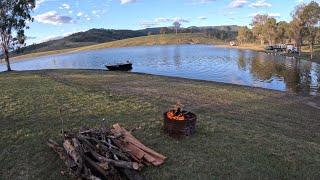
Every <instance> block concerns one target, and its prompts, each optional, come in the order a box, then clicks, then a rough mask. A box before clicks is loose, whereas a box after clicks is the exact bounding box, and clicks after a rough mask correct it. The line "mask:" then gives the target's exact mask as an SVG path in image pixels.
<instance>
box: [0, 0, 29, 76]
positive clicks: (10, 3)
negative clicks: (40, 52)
mask: <svg viewBox="0 0 320 180" xmlns="http://www.w3.org/2000/svg"><path fill="white" fill-rule="evenodd" d="M34 7H35V0H1V1H0V44H1V45H0V46H1V49H2V52H3V54H4V58H5V61H6V64H7V70H8V71H11V67H10V60H9V51H10V50H11V49H13V48H15V47H17V46H18V45H19V44H20V45H21V44H24V40H25V35H24V29H25V28H28V27H27V26H26V23H27V21H32V17H31V15H30V13H31V11H32V9H33V8H34Z"/></svg>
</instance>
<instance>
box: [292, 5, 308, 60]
mask: <svg viewBox="0 0 320 180" xmlns="http://www.w3.org/2000/svg"><path fill="white" fill-rule="evenodd" d="M304 7H305V4H300V5H298V6H296V7H295V9H294V11H293V12H292V13H291V16H292V21H291V22H290V24H289V34H290V37H291V38H292V39H294V41H295V43H296V46H297V48H298V51H299V55H300V54H301V45H302V37H303V29H304V22H303V20H302V19H301V16H302V12H303V9H304Z"/></svg>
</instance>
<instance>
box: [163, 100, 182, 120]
mask: <svg viewBox="0 0 320 180" xmlns="http://www.w3.org/2000/svg"><path fill="white" fill-rule="evenodd" d="M167 117H168V119H170V120H174V121H184V120H185V117H184V114H183V111H182V105H181V103H179V102H178V103H177V104H176V105H175V106H174V108H173V110H171V111H169V112H167Z"/></svg>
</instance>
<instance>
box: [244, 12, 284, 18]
mask: <svg viewBox="0 0 320 180" xmlns="http://www.w3.org/2000/svg"><path fill="white" fill-rule="evenodd" d="M259 14H265V15H268V16H269V17H273V18H279V17H280V16H281V14H280V13H264V12H257V13H252V14H250V15H249V17H254V16H256V15H259Z"/></svg>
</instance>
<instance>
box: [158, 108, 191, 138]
mask: <svg viewBox="0 0 320 180" xmlns="http://www.w3.org/2000/svg"><path fill="white" fill-rule="evenodd" d="M167 113H168V112H165V113H164V114H163V116H164V129H165V131H166V132H167V133H168V134H169V136H171V137H175V138H183V137H188V136H191V135H193V134H194V133H195V131H196V122H197V116H196V115H195V114H193V113H191V112H187V111H183V114H185V120H183V121H176V120H170V119H169V118H168V116H167Z"/></svg>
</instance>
